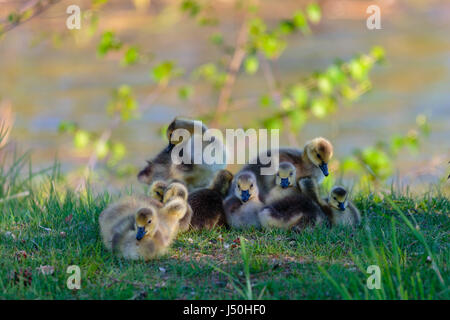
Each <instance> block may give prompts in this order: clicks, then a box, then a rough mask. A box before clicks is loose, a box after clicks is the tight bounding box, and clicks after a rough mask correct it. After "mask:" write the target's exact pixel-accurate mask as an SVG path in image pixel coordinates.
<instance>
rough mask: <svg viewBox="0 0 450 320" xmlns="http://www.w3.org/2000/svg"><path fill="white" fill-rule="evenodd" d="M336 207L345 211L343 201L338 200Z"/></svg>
mask: <svg viewBox="0 0 450 320" xmlns="http://www.w3.org/2000/svg"><path fill="white" fill-rule="evenodd" d="M338 208H339V210H341V211H345V205H344V203H343V202H338Z"/></svg>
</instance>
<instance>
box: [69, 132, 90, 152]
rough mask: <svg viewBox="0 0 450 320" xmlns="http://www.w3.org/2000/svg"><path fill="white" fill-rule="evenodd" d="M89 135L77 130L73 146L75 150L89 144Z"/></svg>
mask: <svg viewBox="0 0 450 320" xmlns="http://www.w3.org/2000/svg"><path fill="white" fill-rule="evenodd" d="M89 140H90V138H89V133H88V132H86V131H84V130H77V131H76V132H75V135H74V137H73V144H74V146H75V148H77V149H82V148H85V147H86V146H87V145H88V144H89Z"/></svg>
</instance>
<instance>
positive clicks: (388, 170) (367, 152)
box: [361, 147, 393, 180]
mask: <svg viewBox="0 0 450 320" xmlns="http://www.w3.org/2000/svg"><path fill="white" fill-rule="evenodd" d="M361 159H362V161H363V162H364V163H365V164H366V165H367V166H369V167H370V169H371V170H372V172H373V173H374V174H375V175H376V176H377V177H379V178H380V179H382V180H385V179H387V178H388V177H389V176H390V175H391V174H392V171H393V168H392V162H391V159H389V157H388V155H387V154H386V153H385V152H383V151H382V150H379V149H376V148H373V147H368V148H366V149H364V150H363V151H362V153H361Z"/></svg>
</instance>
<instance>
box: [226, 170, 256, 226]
mask: <svg viewBox="0 0 450 320" xmlns="http://www.w3.org/2000/svg"><path fill="white" fill-rule="evenodd" d="M235 180H236V181H235V184H234V190H233V193H234V194H233V195H230V196H228V197H227V199H225V202H224V208H225V214H226V218H227V223H228V225H229V226H230V227H232V228H237V229H241V228H246V227H252V226H253V227H257V228H258V227H260V222H259V218H258V212H259V210H260V209H261V208H262V207H263V206H264V204H263V203H262V202H261V200H259V195H258V194H259V192H258V184H257V180H256V177H255V175H254V174H253V173H252V172H249V171H248V172H245V171H244V172H241V173H239V174H238V175H237V176H236V179H235Z"/></svg>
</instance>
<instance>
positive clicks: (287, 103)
mask: <svg viewBox="0 0 450 320" xmlns="http://www.w3.org/2000/svg"><path fill="white" fill-rule="evenodd" d="M280 107H281V109H282V110H285V111H288V110H291V109H292V108H293V107H294V101H292V100H291V99H290V98H288V97H283V98H282V99H281V102H280Z"/></svg>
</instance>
